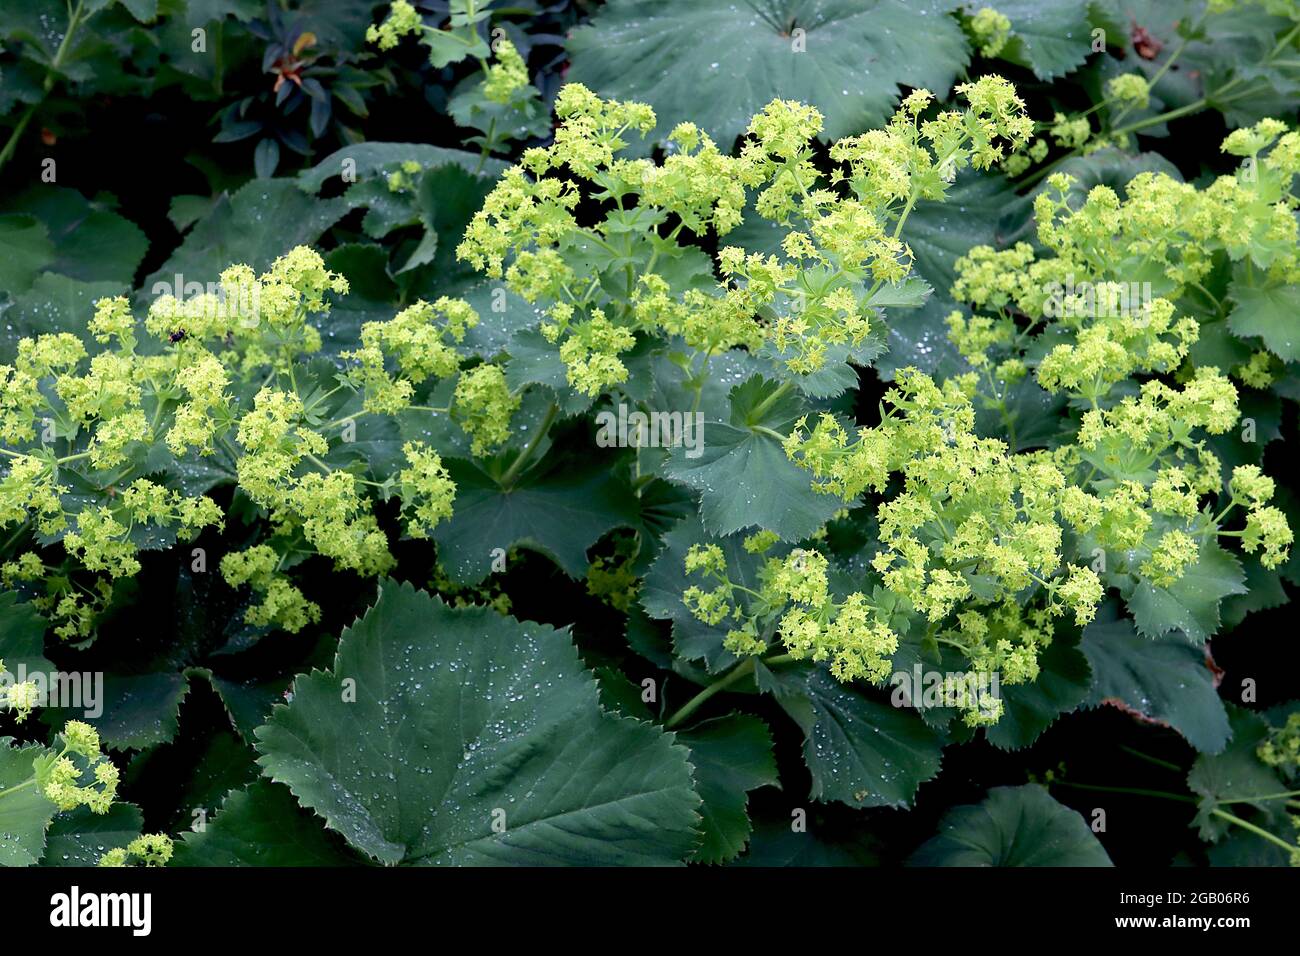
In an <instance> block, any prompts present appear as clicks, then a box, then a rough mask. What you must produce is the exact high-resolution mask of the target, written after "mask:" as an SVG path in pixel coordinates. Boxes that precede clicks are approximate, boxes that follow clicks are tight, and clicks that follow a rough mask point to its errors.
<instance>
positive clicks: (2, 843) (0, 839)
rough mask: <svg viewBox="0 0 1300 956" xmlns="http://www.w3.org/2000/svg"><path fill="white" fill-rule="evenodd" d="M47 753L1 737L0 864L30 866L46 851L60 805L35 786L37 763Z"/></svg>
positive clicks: (40, 747)
mask: <svg viewBox="0 0 1300 956" xmlns="http://www.w3.org/2000/svg"><path fill="white" fill-rule="evenodd" d="M47 753H48V751H46V749H45V748H44V747H42V746H40V745H39V744H25V745H23V746H14V744H13V740H12V738H10V737H0V866H31V865H32V864H33V863H35V862H36V861H37V860H39V859H40V858H41V855H42V854H43V853H44V852H45V830H46V828H47V827H48V826H49V825H50V821H51V820H52V819H54V814H55V813H57V812H58V807H56V806H55V805H54V804H53V803H51V802H50V801H49V800H47V799H46V798H45V794H44V793H42V792H41V788H40V787H38V786H37V785H36V780H35V770H34V764H35V762H36V760H37V759H39V758H41V757H43V756H45V755H46V754H47Z"/></svg>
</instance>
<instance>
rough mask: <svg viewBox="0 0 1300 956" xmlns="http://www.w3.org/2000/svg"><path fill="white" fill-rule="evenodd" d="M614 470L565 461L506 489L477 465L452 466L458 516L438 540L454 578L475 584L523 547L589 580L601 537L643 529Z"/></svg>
mask: <svg viewBox="0 0 1300 956" xmlns="http://www.w3.org/2000/svg"><path fill="white" fill-rule="evenodd" d="M609 464H610V462H608V461H598V460H587V461H585V462H573V461H565V462H563V463H561V462H559V461H557V462H556V463H554V464H553V465H544V466H543V467H542V468H539V469H535V470H533V471H529V472H527V473H526V474H524V475H523V476H521V477H520V479H519V481H518V483H517V484H516V485H515V486H514V487H513V488H511V489H509V490H505V489H503V488H502V487H501V486H500V485H499V484H498V483H497V481H496V480H495V479H494V478H492V477H491V476H490V475H488V474H487V473H486V472H484V471H483V470H482V469H480V468H479V467H478V466H477V465H475V464H473V463H472V462H469V461H463V460H461V459H451V460H449V461H448V462H447V469H448V471H449V472H450V473H451V477H452V478H453V479H454V480H455V482H456V504H455V512H454V513H453V515H452V517H451V519H450V520H449V521H447V522H446V523H444V524H442V525H439V526H438V527H437V528H436V529H435V530H434V533H433V537H434V540H435V541H437V542H438V556H439V560H440V561H441V562H442V564H443V565H444V567H446V569H447V573H448V574H449V575H450V577H451V578H452V580H454V581H456V582H457V583H461V584H475V583H477V582H479V581H482V580H483V579H484V578H485V577H487V576H488V573H489V572H490V571H491V570H492V552H493V549H495V548H511V547H514V546H516V545H518V546H520V547H526V548H530V549H532V550H534V551H538V552H540V553H542V554H545V555H546V556H547V557H549V558H551V559H552V560H553V561H555V563H556V564H558V565H559V566H560V567H561V568H562V569H563V570H564V572H565V573H566V574H568V575H569V576H570V577H574V578H576V577H579V576H581V575H582V573H583V572H584V571H585V570H586V567H587V549H588V548H589V547H591V546H592V545H593V544H595V543H596V541H597V540H598V539H599V538H600V536H601V535H603V534H605V533H606V532H607V531H610V530H611V529H613V528H618V527H632V526H634V525H635V524H636V523H637V506H636V498H635V497H634V496H633V495H632V493H631V491H629V490H628V488H627V484H626V482H621V481H618V480H617V479H616V477H615V475H614V474H613V473H612V472H611V471H610V469H609Z"/></svg>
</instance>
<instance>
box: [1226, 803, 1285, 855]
mask: <svg viewBox="0 0 1300 956" xmlns="http://www.w3.org/2000/svg"><path fill="white" fill-rule="evenodd" d="M1210 813H1211V814H1212V815H1213V816H1216V817H1219V818H1220V819H1223V820H1227V821H1228V822H1229V823H1235V824H1236V825H1237V826H1239V827H1241V828H1242V829H1243V830H1249V831H1250V832H1251V833H1253V834H1255V836H1258V837H1263V838H1264V839H1265V840H1267V841H1268V842H1269V843H1276V844H1277V845H1278V846H1280V847H1281V848H1282V849H1284V850H1286V851H1287V852H1288V853H1294V852H1295V851H1296V846H1295V845H1294V844H1291V843H1287V842H1286V840H1283V839H1282V838H1281V837H1280V836H1278V835H1277V834H1275V833H1269V832H1268V831H1267V830H1265V829H1264V828H1263V827H1258V826H1255V824H1253V823H1251V822H1250V821H1249V820H1243V819H1242V818H1241V817H1239V816H1237V815H1236V814H1232V813H1229V812H1228V811H1227V810H1220V809H1219V808H1217V807H1216V808H1215V809H1213V810H1211V811H1210Z"/></svg>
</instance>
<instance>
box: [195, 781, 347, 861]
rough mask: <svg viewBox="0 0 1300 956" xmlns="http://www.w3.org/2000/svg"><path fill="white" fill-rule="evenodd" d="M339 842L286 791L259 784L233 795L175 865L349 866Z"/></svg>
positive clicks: (344, 850) (273, 786)
mask: <svg viewBox="0 0 1300 956" xmlns="http://www.w3.org/2000/svg"><path fill="white" fill-rule="evenodd" d="M356 862H357V861H356V860H354V859H352V858H351V856H350V854H349V853H348V851H347V849H346V848H345V847H343V846H342V844H341V842H340V841H339V840H338V838H337V837H332V836H331V834H329V833H327V832H326V831H325V830H324V829H323V828H322V827H321V825H320V822H319V821H318V820H314V819H312V818H310V817H309V816H307V815H306V814H305V813H303V811H302V810H301V809H300V808H299V807H298V806H297V805H296V804H295V803H294V802H293V795H292V794H290V793H289V791H288V790H286V789H285V788H284V787H279V786H276V785H275V784H273V783H271V782H270V781H268V780H258V781H256V782H255V783H251V784H249V785H248V786H247V787H245V788H244V789H242V790H232V791H231V792H230V794H229V795H227V797H226V800H225V802H224V803H223V804H222V805H221V810H220V812H218V813H217V815H216V816H215V817H213V818H212V819H211V820H209V821H208V822H207V825H206V826H204V828H203V829H202V830H201V831H189V832H187V833H186V834H185V835H184V837H183V840H182V842H180V843H178V844H177V846H176V859H175V862H174V864H173V865H175V866H347V865H349V864H353V863H356Z"/></svg>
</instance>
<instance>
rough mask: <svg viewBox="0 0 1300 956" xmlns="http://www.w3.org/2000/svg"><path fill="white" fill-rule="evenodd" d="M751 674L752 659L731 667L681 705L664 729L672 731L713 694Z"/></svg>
mask: <svg viewBox="0 0 1300 956" xmlns="http://www.w3.org/2000/svg"><path fill="white" fill-rule="evenodd" d="M753 672H754V658H752V657H747V658H745V659H744V660H743V661H741V662H740V663H739V664H737V665H736V666H735V667H733V668H732V669H731V670H730V671H728V672H727V673H726V674H724V675H723V676H722V677H720V678H718V679H717V680H715V681H714V682H713V683H712V684H710V685H709V686H708V687H706V688H704V689H703V690H702V691H700V692H699V693H698V694H696V695H695V696H694V697H692V698H691V699H690V700H688V701H687V702H686V703H685V704H683V705H682V707H681V709H680V710H678V711H677V713H675V714H673V715H672V716H671V717H669V718H668V720H667V721H666V722H665V723H664V729H665V730H672V729H673V728H674V727H676V726H677V725H678V724H680V723H681V722H682V721H683V720H685V719H686V718H687V717H689V716H691V714H693V713H695V711H697V710H699V708H700V706H701V705H702V704H704V702H705V701H707V700H708V699H709V698H710V697H712V696H713V695H714V694H717V693H719V692H721V691H724V690H726V689H727V688H728V687H730V686H731V685H732V684H735V683H736V682H737V681H740V680H742V679H743V678H745V677H748V676H749V675H750V674H752V673H753Z"/></svg>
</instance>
